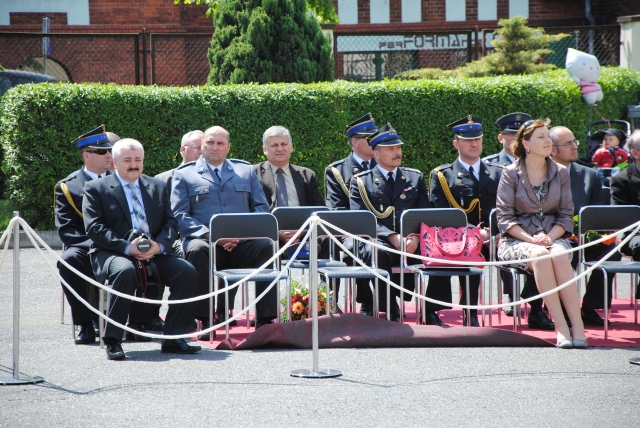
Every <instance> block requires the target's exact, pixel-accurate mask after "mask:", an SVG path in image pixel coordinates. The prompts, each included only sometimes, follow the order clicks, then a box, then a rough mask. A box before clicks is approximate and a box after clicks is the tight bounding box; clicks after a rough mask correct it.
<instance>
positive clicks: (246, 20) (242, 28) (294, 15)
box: [208, 0, 333, 85]
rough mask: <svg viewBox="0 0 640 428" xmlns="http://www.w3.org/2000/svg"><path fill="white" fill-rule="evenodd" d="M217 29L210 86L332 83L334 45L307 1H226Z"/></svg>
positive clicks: (218, 15)
mask: <svg viewBox="0 0 640 428" xmlns="http://www.w3.org/2000/svg"><path fill="white" fill-rule="evenodd" d="M214 24H215V28H216V31H215V33H214V34H213V38H212V40H211V48H209V53H208V58H209V64H210V65H211V72H210V73H209V79H208V83H209V84H211V85H220V84H225V83H251V82H253V83H271V82H298V83H311V82H321V81H326V80H332V78H333V61H332V56H331V44H330V42H329V39H328V38H326V37H325V36H324V35H323V34H322V30H321V29H320V25H319V24H318V23H317V22H316V20H315V19H313V17H312V16H310V15H308V14H307V13H306V9H305V3H304V0H227V1H225V2H224V3H222V4H221V5H220V7H219V8H218V9H217V11H216V13H215V15H214Z"/></svg>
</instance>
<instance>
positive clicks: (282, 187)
mask: <svg viewBox="0 0 640 428" xmlns="http://www.w3.org/2000/svg"><path fill="white" fill-rule="evenodd" d="M283 173H284V171H283V170H282V168H278V169H277V170H276V174H277V175H278V178H277V179H276V199H277V200H278V206H279V207H287V206H289V198H288V196H287V184H286V183H285V181H284V175H282V174H283Z"/></svg>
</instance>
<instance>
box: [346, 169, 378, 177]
mask: <svg viewBox="0 0 640 428" xmlns="http://www.w3.org/2000/svg"><path fill="white" fill-rule="evenodd" d="M372 172H373V170H372V169H368V170H366V171H362V172H361V173H359V174H355V175H354V176H353V177H351V178H354V177H363V176H365V175H367V174H371V173H372Z"/></svg>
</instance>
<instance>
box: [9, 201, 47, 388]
mask: <svg viewBox="0 0 640 428" xmlns="http://www.w3.org/2000/svg"><path fill="white" fill-rule="evenodd" d="M19 217H20V213H19V212H18V211H14V212H13V218H14V220H15V223H14V225H13V376H11V377H9V376H3V377H0V384H2V385H23V384H25V383H38V382H44V378H42V377H40V376H26V375H21V374H20V223H18V220H17V219H18V218H19Z"/></svg>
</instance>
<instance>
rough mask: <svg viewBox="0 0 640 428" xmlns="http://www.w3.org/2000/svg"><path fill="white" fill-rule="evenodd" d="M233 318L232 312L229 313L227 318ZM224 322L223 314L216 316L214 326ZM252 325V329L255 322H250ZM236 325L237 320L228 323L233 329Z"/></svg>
mask: <svg viewBox="0 0 640 428" xmlns="http://www.w3.org/2000/svg"><path fill="white" fill-rule="evenodd" d="M231 317H233V312H229V318H231ZM223 322H224V314H216V324H221V323H223ZM251 322H252V324H251V326H252V327H253V326H254V325H255V321H254V320H251ZM237 325H238V320H231V322H230V323H229V327H235V326H237Z"/></svg>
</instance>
